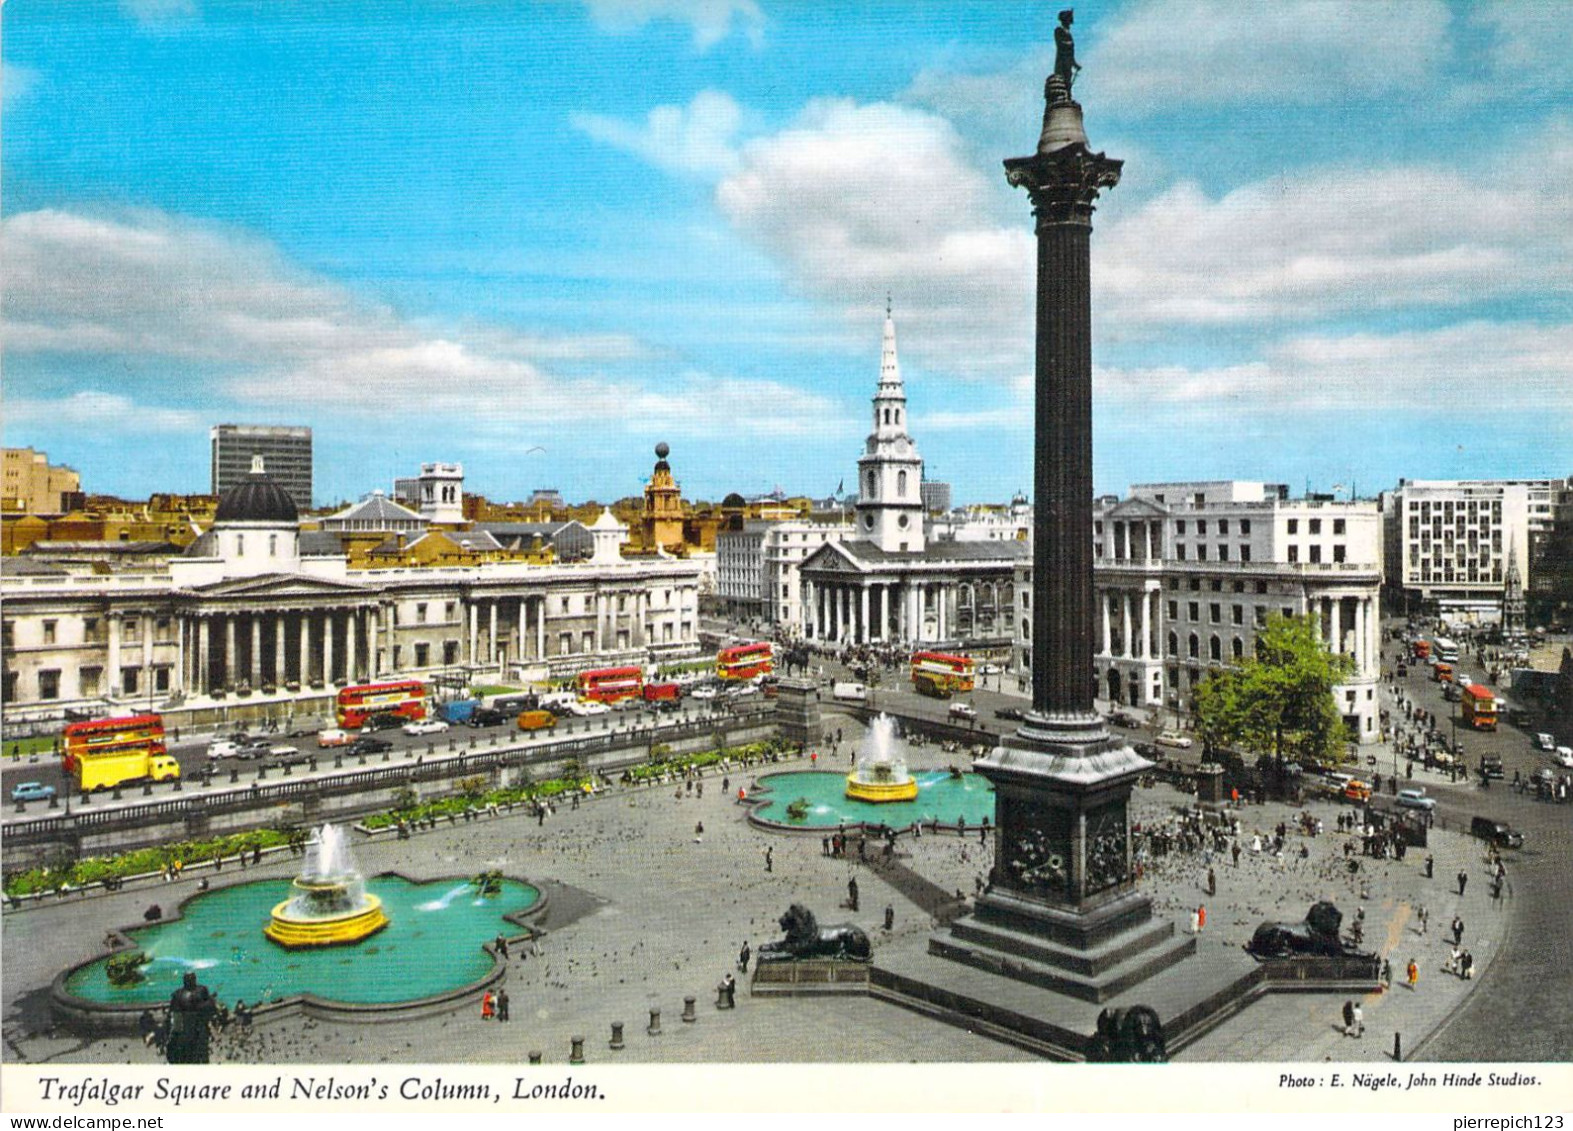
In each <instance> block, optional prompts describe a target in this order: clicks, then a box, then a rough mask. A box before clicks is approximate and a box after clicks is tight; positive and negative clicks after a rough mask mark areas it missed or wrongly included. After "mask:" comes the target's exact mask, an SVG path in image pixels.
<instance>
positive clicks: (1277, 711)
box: [1195, 614, 1354, 768]
mask: <svg viewBox="0 0 1573 1131" xmlns="http://www.w3.org/2000/svg"><path fill="white" fill-rule="evenodd" d="M1353 672H1354V661H1353V660H1351V659H1350V658H1349V657H1348V656H1344V655H1336V654H1334V653H1332V652H1329V651H1328V650H1327V646H1326V645H1325V644H1323V643H1322V638H1321V633H1320V631H1319V629H1318V627H1317V623H1316V618H1315V617H1297V616H1291V617H1285V616H1279V615H1276V614H1275V615H1273V616H1270V617H1268V618H1267V623H1266V624H1265V625H1264V626H1263V627H1262V629H1261V630H1260V631H1259V632H1258V633H1257V634H1256V654H1255V656H1253V657H1251V658H1249V659H1246V660H1243V661H1241V662H1240V663H1239V664H1237V665H1235V666H1234V667H1231V668H1225V669H1224V670H1222V671H1216V672H1213V673H1212V674H1210V675H1209V676H1208V677H1207V679H1206V680H1204V681H1203V682H1202V684H1201V686H1199V687H1198V688H1197V689H1196V707H1195V710H1196V728H1197V731H1198V732H1199V733H1200V735H1201V737H1202V742H1203V744H1204V745H1205V747H1206V748H1208V749H1216V748H1219V747H1230V746H1239V747H1244V748H1246V749H1249V750H1255V751H1258V752H1268V753H1271V754H1272V755H1273V757H1274V759H1275V760H1276V762H1277V764H1278V766H1279V767H1280V768H1282V767H1283V764H1284V761H1285V756H1286V755H1287V756H1290V757H1292V758H1294V759H1297V760H1300V761H1309V760H1316V761H1330V762H1335V763H1336V762H1338V761H1340V760H1341V758H1342V754H1343V749H1344V742H1345V737H1344V719H1343V715H1342V714H1341V713H1340V712H1339V710H1338V701H1337V699H1336V697H1335V696H1334V694H1333V688H1334V687H1335V686H1336V685H1338V684H1340V683H1342V682H1344V681H1345V680H1346V679H1348V678H1349V676H1350V675H1352V674H1353Z"/></svg>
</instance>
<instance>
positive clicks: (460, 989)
mask: <svg viewBox="0 0 1573 1131" xmlns="http://www.w3.org/2000/svg"><path fill="white" fill-rule="evenodd" d="M384 877H391V878H393V879H398V880H403V881H404V882H405V883H407V884H413V885H416V886H425V885H427V884H439V883H443V882H452V883H459V882H464V883H468V882H469V881H471V880H473V879H474V878H475V876H474V875H468V876H456V875H443V876H431V877H429V878H427V879H418V878H416V877H414V876H411V875H408V874H407V873H404V872H400V871H397V870H395V869H391V868H389V869H384V870H383V871H381V872H377V873H375V874H374V875H371V876H367V877H366V879H368V880H377V879H382V878H384ZM502 878H503V879H505V880H512V881H513V882H514V883H518V884H523V885H524V886H525V887H528V888H532V889H534V891H535V892H536V895H537V898H536V900H535V902H534V903H532V904H531V905H530V906H529V907H526V908H524V909H523V910H521V911H513V912H510V913H508V914H507V915H504V916H503V920H504V921H505V922H509V923H512V924H513V925H514V926H516V927H518V928H520V929H521V930H522V931H523V932H525V934H524V937H525V938H527V939H533V938H539V937H540V936H541V935H543V934H544V933H545V932H543V931H540V930H538V929H537V928H535V927H533V926H531V925H530V924H529V923H526V922H525V920H526V919H530V918H533V917H535V916H537V915H539V914H540V913H541V912H542V911H543V910H545V908H546V904H547V894H546V889H545V888H544V887H542V886H541V885H540V884H536V883H531V882H530V881H529V880H526V879H522V878H520V877H518V876H510V875H506V874H505V875H504V876H503V877H502ZM269 882H272V881H270V880H266V879H244V880H239V879H238V878H237V882H235V883H229V884H225V885H223V887H224V888H229V887H239V886H240V885H241V884H258V883H269ZM220 890H222V888H220V887H217V886H214V887H210V888H209V890H207V891H195V892H192V893H191V894H190V895H188V896H186V897H185V898H184V899H182V900H181V901H180V902H179V903H177V904H176V905H175V908H174V910H173V911H172V912H171V913H169V914H167V915H165V916H164V917H163V918H162V919H159V920H158V921H157V922H158V923H175V922H178V921H179V920H180V919H181V918H183V917H184V915H185V910H186V904H188V903H190V902H191V901H193V900H195V899H200V898H201V897H203V896H205V895H212V894H213V893H214V892H216V891H220ZM153 925H154V924H151V923H146V922H144V923H132V924H130V925H129V926H125V927H112V928H110V929H109V930H107V931H105V932H104V933H105V937H106V938H107V937H108V936H110V935H113V936H114V939H115V945H114V946H113V947H111V948H109V949H107V950H103V951H101V952H100V953H98V954H96V955H94V956H93V957H91V958H87V959H84V960H82V961H81V962H78V963H75V964H74V965H71V966H68V967H66V968H65V969H63V970H61V971H59V972H58V973H56V974H55V976H54V978H53V979H51V981H50V984H49V1004H50V1009H51V1012H52V1013H53V1014H54V1016H55V1018H56V1019H57V1020H59V1021H61V1022H64V1023H66V1024H67V1025H70V1026H72V1027H73V1028H78V1029H88V1030H95V1031H97V1030H112V1031H124V1030H131V1031H135V1029H136V1020H137V1018H138V1017H140V1016H141V1015H142V1011H143V1010H145V1009H154V1010H158V1009H162V1008H164V1006H163V1005H152V1006H150V1005H147V1004H132V1005H120V1004H116V1003H113V1002H101V1001H93V1000H92V999H91V998H85V997H79V996H77V995H76V994H73V993H71V992H70V991H69V990H67V989H66V982H67V981H68V980H69V979H70V978H71V976H72V975H74V974H75V973H76V972H77V971H78V970H81V969H84V968H85V967H88V966H91V965H92V964H93V963H95V962H101V961H103V960H104V959H105V958H111V957H113V956H114V955H116V954H120V953H121V952H123V951H127V950H134V949H136V943H135V942H134V941H133V940H132V938H131V935H130V934H129V933H128V932H130V931H134V930H140V929H142V928H144V927H149V926H153ZM259 933H260V932H259ZM517 937H519V936H515V938H517ZM508 941H509V942H510V943H512V942H513V941H514V939H513V938H510V939H509V940H508ZM481 949H482V950H483V951H485V952H486V953H487V954H488V955H490V956H491V959H492V965H491V969H490V970H488V971H487V972H486V973H485V974H483V975H482V976H481V977H479V978H477V979H475V980H474V981H472V982H467V983H464V984H463V985H459V986H455V987H454V988H453V989H451V990H444V991H442V992H441V993H436V994H428V995H426V996H425V997H418V998H409V999H406V1000H404V1001H392V1002H348V1001H336V1000H334V999H333V998H326V997H321V996H319V995H317V994H314V993H310V992H302V993H298V994H291V995H289V996H288V997H283V998H280V999H278V1000H277V1001H270V1002H266V1003H264V1004H262V1005H258V1006H257V1007H256V1008H254V1009H253V1010H252V1011H251V1014H252V1016H253V1017H258V1018H260V1017H264V1016H274V1015H282V1014H285V1013H303V1014H305V1015H306V1016H308V1017H318V1018H322V1019H325V1020H333V1021H358V1022H370V1021H383V1020H390V1019H391V1020H403V1019H406V1018H410V1017H419V1016H425V1015H427V1014H432V1013H442V1012H448V1011H450V1010H456V1009H457V1008H458V1007H459V1006H460V1005H461V1004H468V1003H469V1002H470V1001H471V1000H472V999H475V998H476V996H477V995H478V994H480V993H481V992H482V991H484V990H488V989H490V988H492V987H493V986H495V985H497V984H498V983H499V982H501V981H502V980H503V979H504V978H505V977H506V976H507V974H508V963H507V962H506V961H505V960H503V959H502V958H501V957H499V956H498V954H497V949H496V940H495V939H488V940H486V941H485V942H483V943H482V944H481ZM225 1004H227V1003H225Z"/></svg>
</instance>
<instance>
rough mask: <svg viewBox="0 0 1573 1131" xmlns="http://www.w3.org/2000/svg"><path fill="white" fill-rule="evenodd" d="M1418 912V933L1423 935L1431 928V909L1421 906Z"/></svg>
mask: <svg viewBox="0 0 1573 1131" xmlns="http://www.w3.org/2000/svg"><path fill="white" fill-rule="evenodd" d="M1419 914H1420V933H1421V934H1422V935H1423V934H1425V933H1426V932H1427V931H1429V930H1430V929H1431V909H1430V908H1429V907H1422V908H1421V909H1420V912H1419Z"/></svg>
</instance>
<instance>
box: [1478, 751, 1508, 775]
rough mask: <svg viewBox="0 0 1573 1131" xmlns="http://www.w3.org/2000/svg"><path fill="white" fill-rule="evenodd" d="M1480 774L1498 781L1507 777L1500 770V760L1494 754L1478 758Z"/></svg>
mask: <svg viewBox="0 0 1573 1131" xmlns="http://www.w3.org/2000/svg"><path fill="white" fill-rule="evenodd" d="M1480 773H1481V775H1482V776H1483V777H1488V778H1496V779H1500V778H1503V777H1506V776H1507V775H1506V774H1505V773H1504V772H1503V770H1502V759H1501V758H1499V757H1497V756H1496V755H1495V754H1482V755H1481V756H1480Z"/></svg>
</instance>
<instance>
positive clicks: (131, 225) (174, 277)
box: [0, 211, 837, 434]
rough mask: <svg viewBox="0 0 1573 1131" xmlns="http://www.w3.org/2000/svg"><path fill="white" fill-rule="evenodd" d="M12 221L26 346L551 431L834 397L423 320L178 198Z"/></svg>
mask: <svg viewBox="0 0 1573 1131" xmlns="http://www.w3.org/2000/svg"><path fill="white" fill-rule="evenodd" d="M3 235H4V238H3V249H0V250H3V255H4V260H5V262H6V265H7V279H6V282H7V294H6V301H7V310H6V317H7V321H6V326H5V336H6V346H7V348H8V349H9V350H10V351H11V352H12V353H13V355H26V354H35V353H50V354H67V355H101V356H107V357H125V358H127V359H128V360H129V359H132V358H135V359H137V360H138V361H139V362H141V361H145V360H147V359H152V360H155V361H157V360H178V361H186V362H193V363H197V364H199V365H201V366H202V367H203V368H204V369H207V370H209V371H212V370H217V371H218V373H219V376H217V377H216V378H214V379H213V380H212V383H211V384H212V388H213V390H215V391H216V392H217V393H219V394H223V395H225V396H227V397H228V398H231V399H232V400H234V401H237V402H240V403H246V404H256V405H290V406H293V407H297V408H299V409H302V410H309V409H311V408H322V409H328V410H331V411H333V412H334V413H336V414H338V415H339V416H340V417H350V418H358V419H361V420H367V419H370V420H373V421H377V422H379V423H396V424H404V425H407V426H413V427H423V426H424V422H426V421H429V420H431V419H433V418H436V417H438V416H441V415H442V414H445V413H456V414H457V413H462V414H464V415H465V416H466V417H468V416H472V415H473V414H474V413H475V411H476V409H477V407H479V406H484V408H485V409H486V411H488V412H490V413H492V414H494V415H496V416H497V417H501V418H511V419H514V420H517V421H519V422H520V423H521V426H524V425H527V426H528V428H529V429H530V430H533V431H534V432H535V433H537V434H549V433H550V431H551V430H552V429H553V428H554V427H557V426H559V425H563V424H570V423H573V424H582V423H587V422H603V423H604V422H607V421H613V420H617V419H626V420H628V421H630V422H635V421H637V422H639V423H641V424H644V423H649V422H650V421H652V420H654V421H657V422H670V425H671V426H672V427H674V428H682V429H685V430H686V431H687V432H688V433H690V434H700V433H704V432H706V431H707V430H708V431H711V432H714V433H726V432H730V431H732V430H734V429H735V428H736V426H737V422H738V421H739V420H741V419H749V418H752V419H755V420H757V421H758V422H759V427H760V428H761V429H762V430H764V431H775V432H780V431H783V430H788V429H790V428H794V427H797V426H798V424H797V423H794V422H799V421H801V422H803V423H802V426H803V427H808V426H809V425H808V424H807V423H806V422H807V421H811V420H818V421H820V422H823V421H824V420H826V419H827V418H830V417H833V416H834V415H835V413H836V411H837V410H836V406H835V405H834V404H833V403H831V402H829V401H827V400H825V399H824V398H822V397H819V396H817V395H814V394H810V393H805V392H802V391H801V390H797V389H793V388H792V387H790V386H787V385H783V384H780V383H778V382H774V381H768V380H766V381H760V380H750V379H746V378H727V379H721V378H714V377H708V376H704V375H697V374H690V375H686V376H684V377H682V378H680V379H677V380H675V381H674V380H672V379H671V378H670V377H669V376H668V375H667V374H666V373H663V372H657V371H654V370H653V369H652V368H651V364H652V361H653V360H658V359H657V358H656V357H655V355H654V352H653V351H652V350H650V349H649V348H647V347H646V346H645V345H644V344H643V343H641V342H639V341H638V340H637V339H635V338H633V337H631V336H629V335H626V334H618V333H602V334H592V335H587V336H584V337H576V336H572V335H560V334H536V333H528V332H521V331H517V330H513V329H511V328H505V327H495V326H474V325H460V326H455V327H447V328H443V327H437V326H430V325H425V324H421V323H417V322H413V321H410V320H408V319H403V318H400V317H398V316H397V315H395V314H394V312H392V311H390V310H388V309H386V308H384V307H381V306H377V305H374V304H369V303H365V302H362V301H359V300H358V299H357V298H356V297H355V296H354V295H352V294H351V293H350V292H349V291H347V290H345V289H344V288H342V287H339V286H337V285H335V284H334V283H332V282H330V281H328V280H325V279H322V278H319V277H316V276H313V275H310V274H308V273H306V272H304V271H302V270H300V269H299V268H298V267H296V266H294V265H293V264H291V263H289V262H287V261H286V260H285V259H284V258H283V257H282V256H281V255H280V254H279V253H278V251H277V249H276V248H274V247H273V246H271V245H269V244H267V243H264V242H262V241H259V240H257V239H255V238H254V237H251V236H249V235H247V234H246V233H243V232H237V231H234V230H232V229H227V228H219V227H216V226H213V225H207V224H201V223H197V222H193V221H191V220H189V219H186V218H182V217H175V216H170V215H167V214H165V213H157V212H140V213H136V214H133V215H123V216H119V217H114V218H105V217H93V216H84V215H80V214H76V213H70V212H64V211H45V212H30V213H23V214H20V215H17V216H13V217H9V218H7V219H6V220H5V221H4V227H3ZM559 363H566V364H568V365H570V366H573V367H576V368H583V367H585V366H589V365H593V364H596V363H605V364H617V363H622V364H625V365H626V364H628V363H641V368H642V370H644V372H641V374H640V375H639V376H638V377H637V378H634V377H618V376H607V375H601V374H594V375H582V374H565V373H562V372H557V371H555V369H554V366H556V365H558V364H559ZM147 368H148V367H147V366H146V365H141V364H139V366H138V369H139V371H146V369H147ZM55 403H56V405H57V407H58V408H59V411H58V412H57V413H56V415H57V416H58V415H61V414H62V413H67V414H70V413H74V414H76V415H77V416H81V415H82V414H85V413H89V412H91V413H95V414H97V418H100V419H103V420H105V421H110V422H116V420H117V416H119V417H124V418H125V419H148V420H150V421H153V423H151V424H150V425H149V427H150V428H154V429H158V430H165V429H170V428H176V427H192V426H195V424H196V422H195V418H194V417H191V416H188V415H181V414H176V415H164V416H158V415H152V416H149V415H147V414H148V413H150V412H155V411H156V410H145V409H138V408H137V406H135V405H133V404H132V403H131V402H130V401H129V400H127V399H125V398H123V397H122V398H119V400H118V401H117V400H114V399H109V400H106V399H105V394H101V393H81V394H78V395H77V396H76V397H73V398H70V399H69V400H67V401H65V402H55ZM121 408H124V412H121V411H120V410H121ZM44 411H45V410H44V409H27V408H26V407H25V406H24V412H33V413H34V414H35V415H33V416H32V417H29V419H42V418H43V417H40V416H38V415H37V413H40V412H44ZM49 411H55V410H49ZM138 414H140V415H138ZM777 416H781V417H786V418H788V422H787V423H782V422H779V421H777V420H776V417H777ZM15 418H16V416H15V413H12V414H11V419H15ZM73 418H74V417H73Z"/></svg>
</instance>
